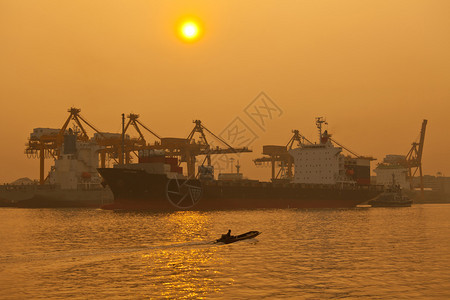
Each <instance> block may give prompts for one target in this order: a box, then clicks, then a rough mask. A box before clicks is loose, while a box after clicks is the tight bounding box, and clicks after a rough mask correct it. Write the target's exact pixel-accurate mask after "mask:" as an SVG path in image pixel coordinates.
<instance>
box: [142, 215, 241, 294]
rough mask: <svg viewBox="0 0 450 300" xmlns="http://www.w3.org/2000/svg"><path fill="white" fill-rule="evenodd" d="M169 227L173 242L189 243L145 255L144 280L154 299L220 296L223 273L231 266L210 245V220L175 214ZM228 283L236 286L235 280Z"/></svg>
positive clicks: (201, 216)
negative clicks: (227, 266)
mask: <svg viewBox="0 0 450 300" xmlns="http://www.w3.org/2000/svg"><path fill="white" fill-rule="evenodd" d="M167 225H168V226H170V228H171V231H170V234H171V235H172V236H171V238H170V240H172V241H175V242H187V243H185V244H179V245H177V247H173V248H166V249H160V250H157V251H152V252H149V253H145V254H142V259H143V261H144V263H145V264H146V267H145V274H144V276H145V277H148V278H149V282H150V284H151V287H152V290H153V292H154V293H155V294H154V295H152V296H157V297H163V298H171V299H173V298H177V299H189V298H191V299H192V298H195V299H201V298H204V297H207V296H210V295H211V294H216V293H220V292H221V288H220V287H221V286H223V284H224V282H223V281H224V279H223V278H222V277H223V275H222V271H221V270H220V269H221V266H222V265H223V264H226V263H228V262H227V260H226V259H224V258H223V257H222V255H220V254H218V253H217V250H218V248H217V247H216V246H214V245H213V244H212V243H211V242H209V241H208V238H209V237H208V234H209V232H210V227H211V222H210V219H209V217H208V216H207V215H206V214H204V213H200V212H175V213H173V214H170V215H168V216H167ZM195 241H202V242H199V243H195ZM191 242H192V243H191ZM225 280H226V279H225ZM228 281H229V283H228V284H231V283H232V279H228Z"/></svg>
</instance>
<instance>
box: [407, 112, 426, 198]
mask: <svg viewBox="0 0 450 300" xmlns="http://www.w3.org/2000/svg"><path fill="white" fill-rule="evenodd" d="M427 123H428V121H427V120H423V122H422V128H421V129H420V140H419V142H414V143H412V146H411V149H410V150H409V151H408V154H406V166H407V168H408V175H409V180H410V185H411V189H413V178H414V176H415V175H416V173H417V171H419V176H420V190H421V192H422V195H423V172H422V153H423V144H424V142H425V130H426V128H427Z"/></svg>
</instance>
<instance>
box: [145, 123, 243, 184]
mask: <svg viewBox="0 0 450 300" xmlns="http://www.w3.org/2000/svg"><path fill="white" fill-rule="evenodd" d="M193 123H194V124H195V126H194V128H193V129H192V130H191V132H190V133H189V134H188V136H187V138H172V137H165V138H164V137H162V138H160V143H155V144H153V145H147V146H146V148H147V149H155V150H164V151H165V154H166V156H168V157H179V158H180V160H179V161H180V163H182V162H185V163H186V165H187V173H188V176H189V177H194V176H195V162H196V157H197V156H203V155H204V156H205V160H204V162H203V163H205V162H206V163H207V165H208V166H211V155H216V154H226V153H242V152H251V150H249V149H248V148H247V147H242V148H234V147H232V146H231V145H229V144H228V143H227V142H226V141H225V140H224V139H222V138H220V137H219V136H217V135H216V134H214V133H213V132H212V131H210V130H209V129H208V128H206V127H205V126H204V125H203V124H202V122H201V121H200V120H194V121H193ZM196 134H197V135H198V136H199V137H198V138H197V140H195V139H194V137H195V136H196ZM206 134H209V135H211V136H212V138H213V139H215V140H217V141H219V142H220V143H222V144H223V145H225V146H226V148H220V147H219V146H216V147H213V145H212V144H211V143H210V141H209V139H208V138H207V135H206Z"/></svg>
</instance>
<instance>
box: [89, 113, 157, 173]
mask: <svg viewBox="0 0 450 300" xmlns="http://www.w3.org/2000/svg"><path fill="white" fill-rule="evenodd" d="M127 118H128V121H127V123H126V125H125V124H123V132H122V134H112V135H107V134H102V135H101V136H99V137H98V138H97V139H96V141H97V143H98V144H99V145H100V146H102V148H101V149H100V150H99V153H100V165H101V167H102V168H104V167H105V166H106V157H107V156H108V158H110V159H113V160H114V161H116V163H118V164H120V165H121V164H128V163H131V161H132V157H131V154H132V153H134V154H135V156H137V154H136V152H137V151H139V150H141V149H148V148H149V146H148V145H149V144H148V142H147V140H146V138H145V136H144V134H143V133H142V131H143V130H142V129H141V127H142V128H143V129H145V130H146V131H148V132H150V133H151V134H152V135H153V136H154V137H156V138H157V140H156V141H155V143H157V144H160V141H161V137H160V136H159V135H158V134H157V133H155V132H154V131H152V130H151V129H149V127H147V126H146V125H144V124H143V123H142V122H141V121H140V120H139V115H138V114H133V113H130V114H129V115H128V116H127ZM130 127H133V128H134V129H135V130H136V132H137V133H138V135H139V137H138V138H130V136H129V135H128V134H127V132H128V129H129V128H130Z"/></svg>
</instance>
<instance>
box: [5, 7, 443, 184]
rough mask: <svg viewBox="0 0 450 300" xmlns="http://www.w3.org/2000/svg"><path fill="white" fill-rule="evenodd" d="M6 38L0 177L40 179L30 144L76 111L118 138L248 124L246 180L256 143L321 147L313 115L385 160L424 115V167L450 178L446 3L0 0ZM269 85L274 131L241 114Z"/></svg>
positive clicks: (410, 137)
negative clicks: (141, 127) (37, 132)
mask: <svg viewBox="0 0 450 300" xmlns="http://www.w3.org/2000/svg"><path fill="white" fill-rule="evenodd" d="M187 15H193V16H196V17H197V18H199V19H201V20H202V22H203V24H204V26H205V28H204V34H203V36H202V38H201V39H200V40H199V41H198V42H196V43H183V42H181V41H180V40H179V39H178V37H177V35H176V33H175V28H174V27H175V24H176V23H177V22H178V20H179V19H180V18H182V17H185V16H187ZM0 41H1V45H0V99H1V104H2V105H1V110H0V137H1V145H2V147H1V150H0V151H1V155H0V166H1V167H0V182H10V181H12V180H15V179H17V178H19V177H25V176H27V177H30V178H38V176H39V170H38V166H39V162H38V160H31V159H27V158H26V156H25V155H24V148H25V146H24V144H25V143H26V142H27V138H28V137H29V134H30V132H31V131H32V129H33V128H35V127H52V128H55V127H59V126H61V125H62V124H63V122H64V121H65V119H66V118H67V109H68V108H69V107H71V106H75V107H78V108H81V110H82V112H81V113H82V115H83V116H84V117H85V118H86V119H88V120H89V121H90V122H92V123H93V124H94V125H95V126H97V127H98V128H100V129H101V130H102V131H109V132H114V131H115V132H119V131H120V128H121V125H120V122H121V120H120V115H121V113H130V112H134V113H138V114H140V115H141V121H142V122H143V123H145V124H146V125H148V126H150V127H151V128H152V129H154V130H155V131H156V132H158V133H159V134H160V135H162V136H179V137H183V136H187V134H188V133H189V131H190V129H191V128H192V126H193V124H192V123H191V122H192V120H193V119H201V120H202V121H203V122H204V124H205V125H206V126H207V127H208V128H210V129H211V130H213V131H214V132H216V133H219V132H221V131H222V129H223V128H225V127H226V126H227V125H228V124H229V123H230V122H231V121H232V120H233V119H234V118H236V117H241V118H242V120H243V121H244V122H248V125H249V126H252V129H253V130H254V131H255V133H256V134H257V135H258V139H257V140H256V141H255V142H254V143H253V144H252V148H253V150H254V152H255V153H254V154H251V155H246V156H245V157H247V159H244V158H243V159H242V160H241V164H242V165H243V171H244V173H246V174H247V175H249V176H251V177H261V176H260V174H261V173H264V174H265V175H268V174H269V173H270V170H269V169H257V168H255V167H253V166H252V163H251V158H253V157H257V156H259V153H260V152H261V145H263V144H285V143H286V142H287V141H288V140H289V138H290V136H291V130H292V129H294V128H296V129H299V130H300V131H301V133H303V134H304V135H305V136H307V137H308V138H310V139H313V140H316V128H315V126H314V117H316V116H324V117H326V118H327V120H328V122H329V124H330V125H329V127H328V129H329V130H330V131H331V132H332V133H333V134H334V137H335V138H336V140H338V141H339V142H341V143H342V144H344V145H346V146H348V147H349V148H351V149H353V150H354V151H355V152H357V153H360V154H366V155H372V156H374V157H376V158H378V159H379V160H380V159H382V158H383V157H384V155H386V154H391V153H395V154H406V152H407V151H408V150H409V147H410V144H411V142H413V141H414V140H415V139H416V138H417V137H418V134H419V130H420V126H421V122H422V119H424V118H426V119H428V120H429V123H428V128H427V136H426V139H425V149H424V157H423V164H424V170H425V173H426V174H433V175H434V174H435V173H436V172H438V171H441V172H443V173H444V174H445V175H447V176H450V160H449V159H448V156H449V154H450V138H449V129H450V128H449V124H448V115H449V113H450V104H449V99H450V85H449V82H450V54H449V53H450V1H447V0H442V1H437V0H427V1H423V0H404V1H400V0H392V1H379V0H376V1H369V0H367V1H361V0H353V1H346V0H341V1H337V0H334V1H331V0H329V1H320V0H317V1H309V0H308V1H307V0H284V1H280V0H273V1H266V0H258V1H253V0H246V1H235V0H226V1H225V0H224V1H218V0H216V1H206V0H205V1H175V0H174V1H148V0H139V1H138V0H136V1H133V0H130V1H123V0H121V1H119V0H103V1H95V0H77V1H75V0H73V1H59V0H51V1H50V0H36V1H17V0H2V1H0ZM261 91H264V92H265V93H267V95H268V96H269V97H271V99H273V101H274V102H275V103H276V104H277V105H278V106H279V107H280V108H281V109H282V111H283V113H282V115H281V116H279V117H276V118H274V119H273V120H271V121H270V122H268V124H267V126H266V127H265V128H264V130H265V131H263V130H261V129H260V128H258V127H257V126H256V125H255V124H254V123H252V121H251V120H249V118H248V116H246V115H245V113H244V109H245V108H246V106H247V105H248V104H249V103H250V102H251V101H252V100H253V99H254V98H255V97H256V96H257V95H258V94H259V93H260V92H261ZM48 165H50V161H49V160H47V166H48ZM374 165H375V164H374Z"/></svg>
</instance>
